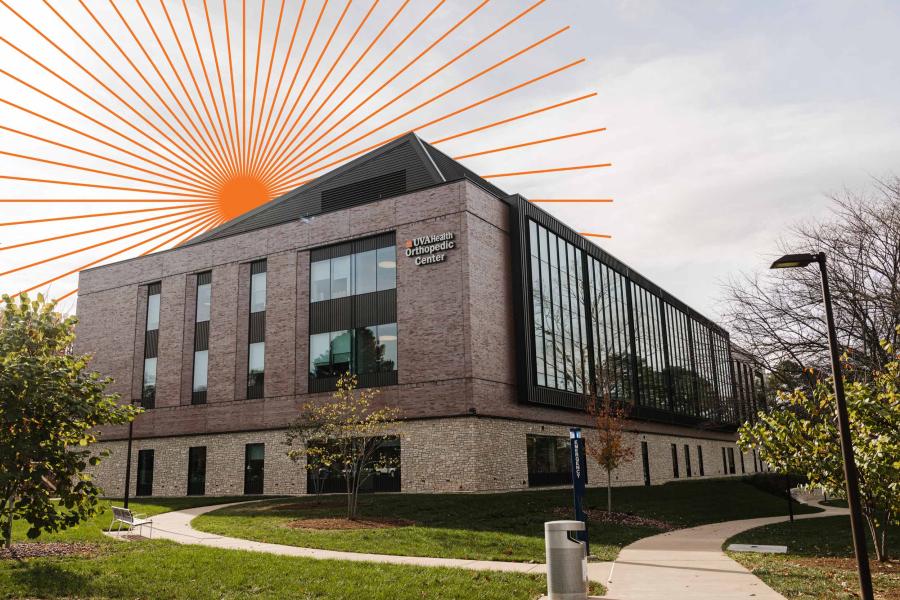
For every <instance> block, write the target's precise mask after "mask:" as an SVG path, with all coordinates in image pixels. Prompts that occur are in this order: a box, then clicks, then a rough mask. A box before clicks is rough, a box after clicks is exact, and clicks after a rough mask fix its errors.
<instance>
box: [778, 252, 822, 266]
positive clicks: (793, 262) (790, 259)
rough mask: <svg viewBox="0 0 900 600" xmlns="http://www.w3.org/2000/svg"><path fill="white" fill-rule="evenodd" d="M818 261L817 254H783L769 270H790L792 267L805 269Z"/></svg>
mask: <svg viewBox="0 0 900 600" xmlns="http://www.w3.org/2000/svg"><path fill="white" fill-rule="evenodd" d="M818 261H819V256H818V255H817V254H785V255H784V256H782V257H781V258H779V259H778V260H776V261H775V262H773V263H772V266H771V267H769V268H770V269H792V268H794V267H807V266H809V265H811V264H812V263H814V262H818Z"/></svg>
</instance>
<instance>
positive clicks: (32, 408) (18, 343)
mask: <svg viewBox="0 0 900 600" xmlns="http://www.w3.org/2000/svg"><path fill="white" fill-rule="evenodd" d="M2 301H3V307H2V310H0V527H2V531H3V544H4V546H6V547H9V546H10V544H11V543H12V523H13V519H16V518H19V519H22V520H24V521H26V522H27V523H28V525H29V529H28V537H29V538H36V537H38V535H40V533H41V531H59V530H61V529H66V528H68V527H72V526H74V525H77V524H78V523H79V522H80V521H82V520H84V519H87V518H89V517H91V516H93V515H94V514H96V513H97V512H98V502H97V500H98V497H99V495H100V489H99V488H97V486H96V485H94V483H93V481H91V477H90V475H88V474H86V473H85V472H84V470H85V469H86V468H87V466H88V464H90V465H96V464H98V463H99V461H100V456H105V453H100V455H99V456H91V450H90V449H88V446H89V445H90V444H91V443H93V442H95V441H97V437H96V435H95V434H94V433H92V430H93V428H94V427H97V426H99V425H106V424H121V423H127V422H128V421H129V420H131V419H133V418H134V415H135V414H136V412H137V410H138V409H135V408H132V407H131V406H120V405H118V404H116V400H117V398H118V396H117V395H114V394H105V393H104V390H105V389H106V386H107V385H109V383H110V381H111V380H110V379H105V378H102V377H101V376H100V375H99V374H98V373H96V372H94V371H89V370H88V360H89V358H90V357H89V356H76V355H74V354H72V353H71V352H70V348H71V345H72V342H73V340H74V338H75V335H74V326H75V321H76V320H75V318H74V317H64V316H63V315H61V314H59V313H58V312H56V311H55V306H56V304H55V303H54V302H46V301H44V299H43V297H42V296H41V295H38V296H37V299H35V300H30V299H29V298H28V296H27V295H26V294H22V295H20V296H19V297H18V299H17V300H14V299H12V298H10V297H9V296H7V295H4V296H3V298H2ZM56 498H58V501H56V500H54V499H56Z"/></svg>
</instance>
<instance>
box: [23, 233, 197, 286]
mask: <svg viewBox="0 0 900 600" xmlns="http://www.w3.org/2000/svg"><path fill="white" fill-rule="evenodd" d="M202 218H203V217H198V218H197V220H198V221H199V220H200V219H202ZM180 227H181V226H179V227H176V228H173V229H169V230H168V231H164V232H162V233H161V234H159V235H167V234H169V233H171V232H172V231H175V229H180ZM150 241H152V240H149V239H148V240H141V241H140V242H137V243H136V244H132V245H131V246H128V247H127V248H122V249H121V250H117V251H116V252H113V253H112V254H107V255H106V256H104V257H102V258H98V259H97V260H94V261H91V262H89V263H87V264H85V265H81V266H80V267H76V268H74V269H72V270H71V271H66V272H65V273H63V274H62V275H57V276H56V277H54V278H52V279H48V280H47V281H42V282H41V283H39V284H37V285H34V286H31V287H30V288H28V289H24V290H21V291H19V292H17V293H16V294H13V297H16V296H20V295H21V294H24V293H26V292H30V291H32V290H36V289H38V288H41V287H44V286H45V285H49V284H51V283H53V282H54V281H59V280H60V279H62V278H63V277H68V276H69V275H71V274H73V273H78V272H79V271H83V270H85V269H87V268H89V267H92V266H94V265H96V264H97V263H100V262H103V261H104V260H108V259H110V258H113V257H115V256H119V255H120V254H124V253H126V252H128V251H129V250H132V249H134V248H137V247H138V246H142V245H144V244H146V243H147V242H150Z"/></svg>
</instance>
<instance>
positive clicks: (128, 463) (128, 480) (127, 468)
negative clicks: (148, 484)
mask: <svg viewBox="0 0 900 600" xmlns="http://www.w3.org/2000/svg"><path fill="white" fill-rule="evenodd" d="M131 403H132V404H134V403H135V402H134V400H132V401H131ZM133 437H134V418H132V419H131V420H130V421H128V452H127V453H126V458H125V460H126V462H125V501H124V502H123V504H124V505H125V508H128V495H129V494H128V492H129V490H130V489H131V443H132V440H133Z"/></svg>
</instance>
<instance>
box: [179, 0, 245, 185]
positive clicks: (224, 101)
mask: <svg viewBox="0 0 900 600" xmlns="http://www.w3.org/2000/svg"><path fill="white" fill-rule="evenodd" d="M184 10H185V13H187V12H188V10H187V6H185V9H184ZM203 11H204V13H205V15H206V31H207V33H208V34H209V43H210V46H211V47H212V51H213V62H214V63H215V65H216V78H217V81H218V83H219V95H220V96H221V98H222V115H223V119H224V122H225V124H226V125H227V127H228V138H229V144H230V147H229V149H230V152H231V154H232V157H233V160H234V165H235V167H234V168H235V169H238V168H239V167H238V165H239V164H240V158H239V157H238V151H237V141H236V140H237V138H236V135H237V131H235V130H234V129H232V127H231V119H229V118H228V100H227V99H226V97H225V83H224V78H223V77H222V68H221V66H220V65H219V52H218V50H217V49H216V38H215V36H214V35H213V30H212V19H211V18H210V16H209V6H208V5H207V0H203ZM195 43H196V40H195ZM229 45H230V43H229ZM197 54H198V58H199V59H200V62H201V64H202V63H204V62H205V61H204V59H203V54H202V53H201V52H200V50H199V49H198V50H197ZM205 70H206V67H204V71H205ZM217 111H218V109H217Z"/></svg>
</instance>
